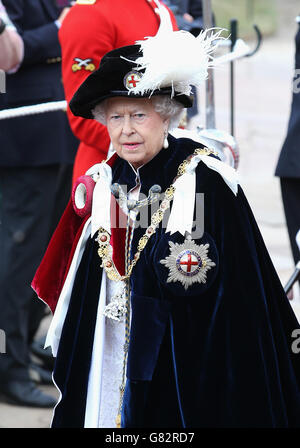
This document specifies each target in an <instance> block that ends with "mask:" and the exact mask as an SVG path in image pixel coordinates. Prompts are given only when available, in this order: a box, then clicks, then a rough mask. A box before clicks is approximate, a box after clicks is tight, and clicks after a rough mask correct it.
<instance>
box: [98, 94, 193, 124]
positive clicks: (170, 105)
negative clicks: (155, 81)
mask: <svg viewBox="0 0 300 448" xmlns="http://www.w3.org/2000/svg"><path fill="white" fill-rule="evenodd" d="M150 100H151V102H152V104H153V107H154V110H155V111H156V112H157V113H158V114H159V115H160V116H161V117H162V119H169V120H170V121H169V130H172V129H175V128H177V127H178V125H179V123H180V120H181V118H182V115H183V112H184V106H183V105H182V104H180V103H178V101H176V100H173V99H172V98H170V97H169V96H167V95H153V96H152V97H151V98H150ZM106 104H107V99H106V100H104V101H101V103H99V104H97V106H96V107H95V108H94V109H93V110H92V113H93V116H94V118H95V120H96V121H98V122H99V123H102V124H104V125H106Z"/></svg>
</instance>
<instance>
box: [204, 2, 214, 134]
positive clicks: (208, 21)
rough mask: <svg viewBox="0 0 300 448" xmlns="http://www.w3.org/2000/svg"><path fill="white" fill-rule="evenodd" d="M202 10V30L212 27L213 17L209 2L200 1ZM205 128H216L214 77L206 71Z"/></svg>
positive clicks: (210, 71)
mask: <svg viewBox="0 0 300 448" xmlns="http://www.w3.org/2000/svg"><path fill="white" fill-rule="evenodd" d="M202 9H203V25H204V29H209V28H212V26H213V15H212V6H211V0H202ZM205 108H206V128H207V129H215V128H216V118H215V98H214V77H213V71H212V70H209V71H208V79H207V81H206V103H205Z"/></svg>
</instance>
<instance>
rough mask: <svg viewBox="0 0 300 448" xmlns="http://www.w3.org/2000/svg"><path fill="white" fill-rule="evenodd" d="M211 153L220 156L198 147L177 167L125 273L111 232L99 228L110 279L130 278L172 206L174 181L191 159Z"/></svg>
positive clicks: (99, 250) (104, 263)
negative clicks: (118, 264)
mask: <svg viewBox="0 0 300 448" xmlns="http://www.w3.org/2000/svg"><path fill="white" fill-rule="evenodd" d="M210 154H214V155H217V156H218V153H217V152H216V151H214V150H212V149H209V148H197V149H195V151H194V153H193V154H191V155H190V156H189V157H187V159H185V160H184V161H183V162H182V163H181V164H180V165H179V167H178V169H177V176H176V177H175V179H174V180H173V182H172V184H171V185H170V187H169V188H167V190H166V191H165V193H164V199H163V201H162V203H161V204H160V207H159V208H158V210H157V211H156V212H154V213H153V215H152V216H151V223H150V225H149V226H148V227H147V229H146V231H145V233H144V234H143V236H142V237H141V238H140V239H139V242H138V245H137V251H136V253H135V255H134V257H133V259H132V260H131V262H130V264H129V266H128V269H127V272H126V274H125V275H120V274H119V272H118V270H117V268H116V266H115V264H114V262H113V259H112V253H113V248H112V246H111V244H110V237H111V236H110V234H109V233H108V232H107V231H106V230H105V229H103V228H102V227H100V229H99V230H98V234H97V237H96V241H97V242H98V244H99V249H98V255H99V256H100V258H101V260H102V263H101V267H102V268H104V269H105V271H106V274H107V276H108V278H109V279H110V280H114V281H125V280H128V279H129V278H130V276H131V273H132V270H133V268H134V266H135V265H136V264H137V262H138V260H139V258H140V255H141V252H142V251H143V250H144V248H145V247H146V245H147V243H148V241H149V239H150V238H151V236H152V235H153V234H154V233H155V231H156V229H157V227H158V225H159V223H160V222H161V221H162V220H163V217H164V214H165V212H166V210H167V209H168V208H169V207H170V202H171V201H172V199H173V197H174V193H175V187H174V185H173V184H174V182H175V181H176V180H177V179H178V178H179V177H180V176H182V175H183V174H184V173H185V172H186V167H187V165H188V164H189V163H190V162H191V160H192V158H193V157H194V156H196V155H210Z"/></svg>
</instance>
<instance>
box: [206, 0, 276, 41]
mask: <svg viewBox="0 0 300 448" xmlns="http://www.w3.org/2000/svg"><path fill="white" fill-rule="evenodd" d="M212 7H213V11H214V14H215V17H216V25H217V26H219V27H221V28H226V29H228V30H229V28H230V19H237V20H238V36H239V37H241V38H243V39H247V38H251V37H253V36H254V34H253V33H254V31H253V24H256V25H257V26H258V27H259V29H260V30H261V32H262V34H263V35H264V36H266V35H270V34H273V33H274V32H275V30H276V26H277V8H276V0H212Z"/></svg>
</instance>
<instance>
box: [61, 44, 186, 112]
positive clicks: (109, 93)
mask: <svg viewBox="0 0 300 448" xmlns="http://www.w3.org/2000/svg"><path fill="white" fill-rule="evenodd" d="M140 56H141V47H140V45H137V44H136V45H128V46H126V47H121V48H118V49H116V50H112V51H110V52H109V53H107V54H106V55H105V56H103V58H102V60H101V62H100V66H99V68H98V69H97V70H96V71H94V72H93V73H92V74H91V75H90V76H89V77H88V78H87V79H86V80H85V81H84V82H83V83H82V84H81V86H80V87H79V89H78V90H77V91H76V92H75V94H74V96H73V98H72V99H71V101H70V104H69V106H70V109H71V111H72V113H73V114H74V115H76V116H80V117H83V118H94V116H93V114H92V110H93V109H94V108H95V106H96V105H97V104H99V103H100V102H101V101H103V100H105V99H106V98H110V97H116V96H127V97H132V98H146V97H149V96H150V93H149V92H145V93H133V92H131V89H132V88H133V87H135V86H136V85H137V83H138V82H139V80H140V79H141V77H142V76H143V70H137V65H136V64H135V61H136V59H138V58H139V57H140ZM151 95H168V96H171V95H172V98H173V99H175V100H176V101H178V102H179V103H181V104H182V105H183V106H184V107H191V106H192V104H193V97H192V96H188V95H184V94H182V93H178V92H176V91H175V92H174V91H173V92H172V88H171V86H170V87H163V88H161V89H156V90H154V91H153V92H151Z"/></svg>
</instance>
